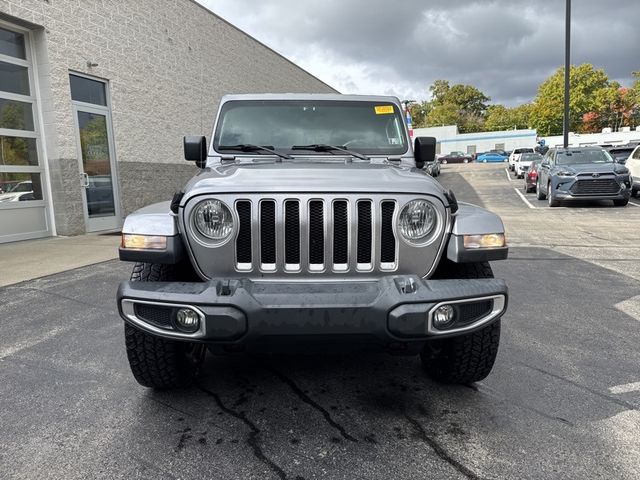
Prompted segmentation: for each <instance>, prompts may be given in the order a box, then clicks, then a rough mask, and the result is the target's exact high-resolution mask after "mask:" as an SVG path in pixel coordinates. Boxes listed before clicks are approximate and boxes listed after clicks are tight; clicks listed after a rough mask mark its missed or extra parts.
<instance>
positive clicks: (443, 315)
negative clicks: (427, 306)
mask: <svg viewBox="0 0 640 480" xmlns="http://www.w3.org/2000/svg"><path fill="white" fill-rule="evenodd" d="M454 320H455V310H454V309H453V307H452V306H451V305H440V306H439V307H438V308H436V310H435V312H433V326H434V328H437V329H438V330H441V329H443V328H446V327H448V326H450V325H451V324H452V323H453V321H454Z"/></svg>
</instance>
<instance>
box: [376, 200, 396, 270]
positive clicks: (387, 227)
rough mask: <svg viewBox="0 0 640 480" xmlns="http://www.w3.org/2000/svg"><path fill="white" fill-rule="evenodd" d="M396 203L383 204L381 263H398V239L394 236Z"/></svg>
mask: <svg viewBox="0 0 640 480" xmlns="http://www.w3.org/2000/svg"><path fill="white" fill-rule="evenodd" d="M395 208H396V204H395V203H394V202H382V225H381V229H380V261H381V262H382V263H394V262H395V261H396V237H395V236H394V235H393V211H394V210H395Z"/></svg>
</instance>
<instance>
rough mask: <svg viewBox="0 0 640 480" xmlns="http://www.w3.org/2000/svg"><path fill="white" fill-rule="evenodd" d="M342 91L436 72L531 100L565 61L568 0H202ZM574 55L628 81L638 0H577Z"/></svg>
mask: <svg viewBox="0 0 640 480" xmlns="http://www.w3.org/2000/svg"><path fill="white" fill-rule="evenodd" d="M198 1H199V2H200V3H202V4H203V5H205V6H206V7H208V8H209V9H211V10H213V11H214V12H215V13H217V14H218V15H220V16H221V17H223V18H225V19H226V20H228V21H229V22H231V23H233V24H234V25H236V26H238V27H239V28H241V29H242V30H244V31H246V32H247V33H249V34H250V35H252V36H254V37H255V38H257V39H258V40H260V41H261V42H263V43H265V44H267V45H268V46H270V47H271V48H273V49H274V50H276V51H277V52H279V53H281V54H282V55H284V56H286V57H287V58H289V59H291V60H292V61H294V62H295V63H297V64H299V65H300V66H302V67H303V68H305V69H306V70H308V71H309V72H311V73H312V74H314V75H316V76H317V77H319V78H320V79H322V80H323V81H325V82H327V83H328V84H330V85H331V86H333V87H335V88H336V89H338V90H339V91H340V92H342V93H371V94H391V95H397V96H398V97H400V98H401V99H426V98H428V87H429V85H430V84H431V83H432V82H433V81H434V80H436V79H447V80H449V81H450V82H451V83H468V84H471V85H474V86H476V87H478V88H480V89H481V90H482V91H483V92H485V94H487V95H488V96H490V97H491V98H492V100H493V101H494V102H496V103H505V104H507V105H517V104H519V103H523V102H527V101H530V100H531V99H532V98H533V97H534V96H535V94H536V89H537V86H538V85H539V84H540V82H541V81H543V80H544V79H545V78H546V77H547V76H548V75H550V74H551V73H552V72H553V71H554V70H555V69H556V68H557V67H558V66H560V65H562V64H563V62H564V8H565V2H564V1H562V0H529V1H522V0H495V1H473V0H468V1H463V0H426V1H425V0H322V1H320V0H259V1H256V0H198ZM572 6H573V12H572V19H573V21H572V39H571V41H572V59H571V60H572V63H573V64H578V63H583V62H589V63H592V64H594V65H595V66H596V67H598V68H604V69H605V71H606V72H607V74H608V75H609V78H611V79H615V80H618V81H619V82H620V83H622V84H623V85H627V86H629V85H630V84H631V82H632V80H631V71H633V70H640V27H639V25H640V23H639V21H640V20H639V19H640V0H616V1H615V2H608V1H603V0H574V1H573V2H572Z"/></svg>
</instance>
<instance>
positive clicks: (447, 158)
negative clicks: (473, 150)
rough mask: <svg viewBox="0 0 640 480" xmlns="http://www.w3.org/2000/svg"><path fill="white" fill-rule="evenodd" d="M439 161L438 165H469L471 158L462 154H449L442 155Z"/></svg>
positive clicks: (469, 155)
mask: <svg viewBox="0 0 640 480" xmlns="http://www.w3.org/2000/svg"><path fill="white" fill-rule="evenodd" d="M439 160H440V163H469V162H473V156H472V155H471V154H467V153H462V152H451V153H449V154H447V155H443V156H442V157H440V159H439Z"/></svg>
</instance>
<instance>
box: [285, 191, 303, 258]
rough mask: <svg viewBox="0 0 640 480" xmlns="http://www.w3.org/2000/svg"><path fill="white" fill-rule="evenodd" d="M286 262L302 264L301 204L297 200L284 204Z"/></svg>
mask: <svg viewBox="0 0 640 480" xmlns="http://www.w3.org/2000/svg"><path fill="white" fill-rule="evenodd" d="M284 262H285V263H289V264H299V263H300V203H299V202H298V201H297V200H288V201H286V202H285V204H284Z"/></svg>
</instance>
